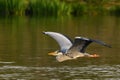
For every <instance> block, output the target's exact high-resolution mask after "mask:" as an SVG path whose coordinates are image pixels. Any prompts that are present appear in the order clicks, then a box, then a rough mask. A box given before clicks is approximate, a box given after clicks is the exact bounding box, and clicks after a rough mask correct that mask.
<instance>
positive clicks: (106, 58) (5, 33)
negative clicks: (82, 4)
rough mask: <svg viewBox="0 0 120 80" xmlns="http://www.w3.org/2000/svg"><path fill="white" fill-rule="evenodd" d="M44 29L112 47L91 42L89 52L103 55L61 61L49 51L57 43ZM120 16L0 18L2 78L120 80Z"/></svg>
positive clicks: (0, 72)
mask: <svg viewBox="0 0 120 80" xmlns="http://www.w3.org/2000/svg"><path fill="white" fill-rule="evenodd" d="M42 31H56V32H60V33H63V34H66V35H68V36H69V37H70V38H72V39H73V40H74V37H75V36H83V37H88V38H93V39H98V40H102V41H104V42H106V43H108V44H110V45H112V48H107V47H104V46H100V45H99V44H95V43H93V44H91V45H90V46H89V47H88V48H87V52H88V53H91V54H94V53H96V54H99V55H101V57H100V58H78V59H76V60H71V61H65V62H62V63H59V62H57V61H56V60H55V57H53V56H48V55H47V53H48V52H51V51H55V50H57V49H59V46H58V44H57V43H56V42H55V41H54V40H53V39H52V38H50V37H48V36H46V35H44V34H42ZM119 45H120V18H119V17H114V16H91V17H88V16H84V17H47V18H45V17H4V18H0V80H10V79H12V80H16V79H20V80H110V79H112V80H119V79H120V60H119V58H120V54H119V51H120V46H119Z"/></svg>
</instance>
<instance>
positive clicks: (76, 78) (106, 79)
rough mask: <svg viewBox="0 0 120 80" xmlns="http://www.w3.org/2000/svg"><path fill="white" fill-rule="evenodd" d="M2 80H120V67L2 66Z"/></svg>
mask: <svg viewBox="0 0 120 80" xmlns="http://www.w3.org/2000/svg"><path fill="white" fill-rule="evenodd" d="M0 79H23V80H24V79H27V80H29V79H34V80H36V79H37V80H38V79H39V80H41V79H42V80H43V79H45V80H63V79H71V80H81V79H82V80H93V79H94V80H98V79H101V80H111V79H112V80H119V79H120V65H113V66H108V65H101V66H97V65H89V66H86V67H69V66H63V67H25V66H2V67H0Z"/></svg>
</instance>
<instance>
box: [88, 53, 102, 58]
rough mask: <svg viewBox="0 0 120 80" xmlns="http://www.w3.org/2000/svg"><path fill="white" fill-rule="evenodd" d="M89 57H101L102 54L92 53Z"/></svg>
mask: <svg viewBox="0 0 120 80" xmlns="http://www.w3.org/2000/svg"><path fill="white" fill-rule="evenodd" d="M88 57H93V58H96V57H100V55H98V54H92V55H89V56H88Z"/></svg>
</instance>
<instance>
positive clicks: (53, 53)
mask: <svg viewBox="0 0 120 80" xmlns="http://www.w3.org/2000/svg"><path fill="white" fill-rule="evenodd" d="M48 55H51V56H57V53H56V52H50V53H48Z"/></svg>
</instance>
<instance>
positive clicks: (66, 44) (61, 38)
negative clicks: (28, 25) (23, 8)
mask: <svg viewBox="0 0 120 80" xmlns="http://www.w3.org/2000/svg"><path fill="white" fill-rule="evenodd" d="M43 33H44V34H47V35H49V36H50V37H52V38H53V39H55V40H56V41H57V42H58V44H59V46H60V48H61V51H64V50H68V49H69V48H70V47H71V46H72V41H71V40H70V39H69V38H68V37H66V36H65V35H63V34H60V33H57V32H43Z"/></svg>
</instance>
